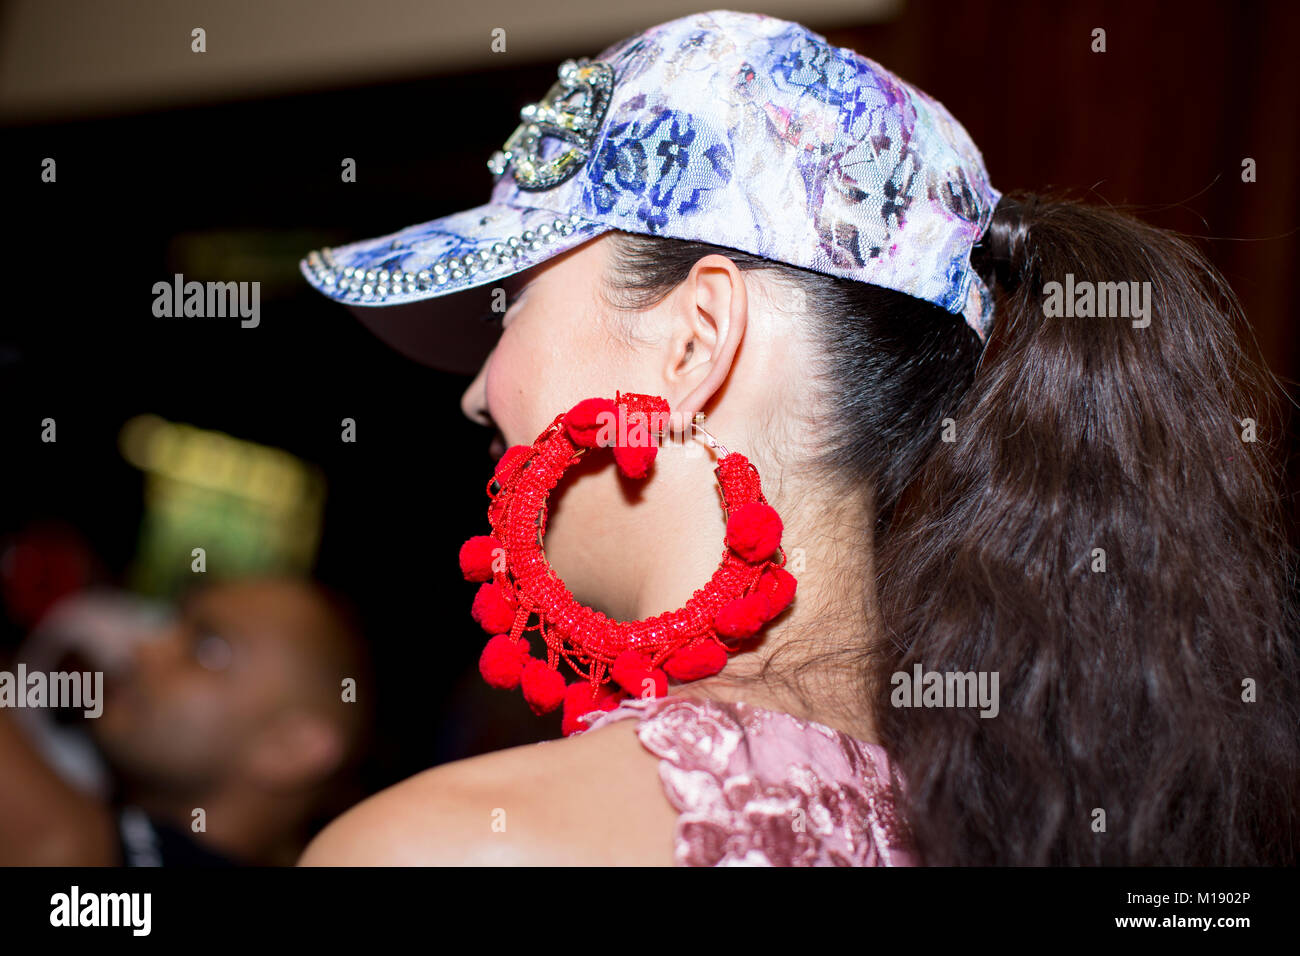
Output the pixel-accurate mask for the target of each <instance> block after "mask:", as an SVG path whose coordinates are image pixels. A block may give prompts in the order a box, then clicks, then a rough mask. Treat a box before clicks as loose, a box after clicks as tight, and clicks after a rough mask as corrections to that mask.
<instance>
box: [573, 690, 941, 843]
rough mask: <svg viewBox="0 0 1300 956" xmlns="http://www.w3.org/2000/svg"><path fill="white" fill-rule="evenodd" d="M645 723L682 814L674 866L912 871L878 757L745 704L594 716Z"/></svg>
mask: <svg viewBox="0 0 1300 956" xmlns="http://www.w3.org/2000/svg"><path fill="white" fill-rule="evenodd" d="M591 717H593V718H594V719H592V720H591V724H590V726H589V727H588V728H587V729H588V730H594V729H596V728H597V727H601V726H604V725H605V724H607V723H612V722H613V721H616V720H623V719H626V718H631V717H638V718H640V722H639V723H638V725H637V728H636V733H637V737H639V738H640V740H641V743H642V745H643V746H644V747H645V748H646V749H647V750H649V751H650V752H651V753H653V754H655V755H656V756H658V757H660V758H661V759H660V761H659V777H660V779H661V780H662V781H663V785H664V791H665V793H666V794H667V796H668V800H669V802H670V803H672V805H673V806H674V807H676V808H677V810H678V811H679V815H678V818H677V830H676V837H675V846H674V856H675V859H676V861H677V864H678V865H679V866H911V865H914V864H915V863H916V858H915V856H914V854H913V853H912V852H911V850H910V848H909V840H908V836H907V828H906V825H905V824H904V823H903V822H902V821H901V820H900V819H899V818H898V817H897V816H896V814H895V812H894V805H893V801H892V800H891V798H890V793H889V790H890V783H889V782H890V779H891V775H894V778H895V779H900V778H897V776H896V775H897V771H896V770H894V769H893V767H892V766H891V765H890V762H889V759H888V756H887V755H886V753H885V751H884V749H883V748H881V747H878V746H876V745H875V744H868V743H864V742H863V741H861V740H857V739H856V738H854V737H850V736H849V735H848V734H846V733H844V732H843V731H839V730H835V729H833V728H831V727H827V726H825V725H823V724H818V723H814V722H812V721H806V720H800V719H799V718H797V717H794V716H792V715H790V714H785V713H781V712H778V711H774V710H766V709H764V708H761V707H755V706H753V705H750V704H745V703H740V702H723V701H714V700H697V699H695V698H690V697H677V696H671V695H670V696H668V697H658V698H649V699H633V700H627V701H625V702H624V703H622V704H621V705H620V706H618V707H616V708H615V709H613V710H611V711H609V712H607V713H599V712H596V713H593V714H592V715H591Z"/></svg>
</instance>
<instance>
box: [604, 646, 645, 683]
mask: <svg viewBox="0 0 1300 956" xmlns="http://www.w3.org/2000/svg"><path fill="white" fill-rule="evenodd" d="M648 673H650V658H649V657H647V656H646V655H645V654H642V653H641V652H640V651H637V650H632V649H628V650H626V651H624V652H623V653H621V654H619V655H618V657H616V658H614V663H612V664H610V665H609V676H610V677H612V678H614V683H616V684H618V685H619V686H620V687H622V688H623V689H624V690H626V691H627V692H628V693H630V694H639V693H641V679H642V678H643V677H644V676H645V675H646V674H648Z"/></svg>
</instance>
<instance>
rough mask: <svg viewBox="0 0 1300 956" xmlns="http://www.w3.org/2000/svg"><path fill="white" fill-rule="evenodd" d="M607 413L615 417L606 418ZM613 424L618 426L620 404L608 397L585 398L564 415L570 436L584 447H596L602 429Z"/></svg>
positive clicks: (574, 441)
mask: <svg viewBox="0 0 1300 956" xmlns="http://www.w3.org/2000/svg"><path fill="white" fill-rule="evenodd" d="M606 414H608V415H610V416H613V417H611V418H605V417H604V416H605V415H606ZM611 424H612V425H614V426H615V428H617V424H618V406H616V405H615V404H614V403H613V402H612V401H610V400H609V399H608V398H584V399H583V400H582V401H580V402H579V403H578V404H577V405H574V406H573V407H572V408H571V409H569V413H568V414H567V415H565V416H564V427H565V428H566V429H568V432H569V437H570V438H571V439H573V443H574V444H575V445H579V446H581V447H583V448H596V447H597V439H598V438H599V436H600V430H601V429H602V428H605V427H606V426H607V425H611ZM610 444H613V443H612V442H611V443H610Z"/></svg>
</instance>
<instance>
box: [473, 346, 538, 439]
mask: <svg viewBox="0 0 1300 956" xmlns="http://www.w3.org/2000/svg"><path fill="white" fill-rule="evenodd" d="M532 364H533V363H530V362H528V361H527V350H526V349H521V348H520V347H519V342H518V337H517V336H511V335H509V334H508V332H507V333H505V334H503V335H502V337H501V340H500V341H499V342H498V343H497V347H496V349H494V350H493V352H492V356H491V358H489V359H488V368H487V376H486V378H485V380H484V383H483V388H484V390H485V391H486V393H487V403H488V411H489V412H490V413H491V415H492V419H493V421H495V422H496V425H497V427H498V428H499V429H500V430H501V434H502V435H503V436H504V437H505V440H506V444H507V445H527V444H530V443H531V442H532V440H533V438H535V437H536V436H537V434H538V433H539V432H540V431H541V428H536V429H534V428H532V427H531V422H530V420H529V418H530V413H531V412H532V411H533V409H532V408H531V407H530V406H531V405H532V401H530V399H529V396H530V395H532V394H534V392H535V389H534V388H533V385H534V383H533V382H532V381H531V380H530V376H531V375H534V374H536V371H535V369H533V368H532Z"/></svg>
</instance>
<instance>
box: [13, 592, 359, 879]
mask: <svg viewBox="0 0 1300 956" xmlns="http://www.w3.org/2000/svg"><path fill="white" fill-rule="evenodd" d="M132 607H133V605H132V602H131V599H127V598H121V597H119V598H118V599H117V600H114V599H112V598H108V599H106V598H104V597H103V596H74V597H72V598H69V599H66V600H65V602H64V604H63V605H62V606H56V608H55V609H54V610H53V611H51V612H50V614H49V615H48V618H47V621H48V623H43V624H42V626H41V627H40V628H38V631H37V633H36V634H34V635H33V638H32V640H30V641H29V642H28V644H27V646H26V647H25V648H24V649H23V650H22V651H21V652H20V655H19V659H20V660H26V663H27V669H28V671H29V672H30V671H31V670H33V669H35V668H38V667H40V666H42V665H43V666H45V667H48V669H49V670H51V671H54V670H63V671H66V670H77V671H86V670H101V671H103V672H104V675H105V677H104V700H103V713H102V716H100V717H99V718H97V719H94V718H83V719H79V720H78V723H79V724H80V728H81V729H84V732H85V733H86V734H88V736H89V741H91V742H93V746H90V745H89V744H88V742H87V740H86V738H84V737H81V732H82V730H81V729H79V730H77V731H68V730H66V729H59V728H58V727H57V726H56V724H55V722H54V715H53V714H51V713H50V712H49V711H31V710H27V711H23V710H9V709H6V708H0V766H2V767H3V768H4V772H3V774H2V775H0V865H107V866H113V865H127V866H160V865H161V866H168V865H206V866H220V865H240V864H244V865H280V864H283V865H291V864H292V863H293V862H294V861H295V860H296V859H297V857H298V856H299V854H300V853H301V851H302V849H303V848H304V847H305V845H306V844H307V842H308V841H309V840H310V838H311V836H312V835H313V834H314V832H315V830H316V829H318V828H319V826H321V825H323V824H324V823H325V822H328V820H329V818H330V817H332V816H333V815H335V814H336V813H338V812H341V810H343V809H345V808H346V807H347V806H348V805H350V804H351V803H353V802H355V801H356V800H357V799H359V798H360V797H361V796H363V795H364V794H363V793H362V792H361V791H360V790H359V789H357V788H356V787H355V786H354V785H353V779H354V771H355V769H356V764H357V762H358V761H357V758H358V757H359V755H360V754H361V752H362V751H363V749H364V741H365V738H366V736H367V733H368V725H369V721H370V714H369V710H368V706H369V699H370V696H371V695H370V690H371V687H370V682H369V678H368V668H367V664H368V662H367V659H366V655H365V651H364V645H363V642H362V639H361V636H360V634H359V632H358V630H357V628H356V627H355V626H354V624H353V623H352V619H351V615H350V614H349V613H348V612H346V611H345V610H344V609H343V608H342V606H341V605H340V604H339V603H338V602H337V601H336V600H335V599H334V598H333V597H332V596H330V595H329V594H328V593H327V592H325V591H324V590H323V589H322V588H320V587H319V586H318V585H316V584H314V583H313V582H311V581H308V580H305V579H297V578H250V579H243V580H234V581H228V582H223V583H216V584H212V585H209V586H206V587H203V588H201V589H198V590H195V591H193V592H191V593H190V594H189V595H188V596H187V597H186V598H185V599H184V600H182V601H181V602H180V603H179V606H178V607H176V608H175V609H173V612H172V613H170V614H168V615H165V616H161V617H160V616H159V615H157V614H153V615H151V614H149V613H138V612H137V611H135V610H131V608H132ZM78 713H80V712H78ZM95 761H100V762H101V764H100V766H99V767H97V766H95Z"/></svg>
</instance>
